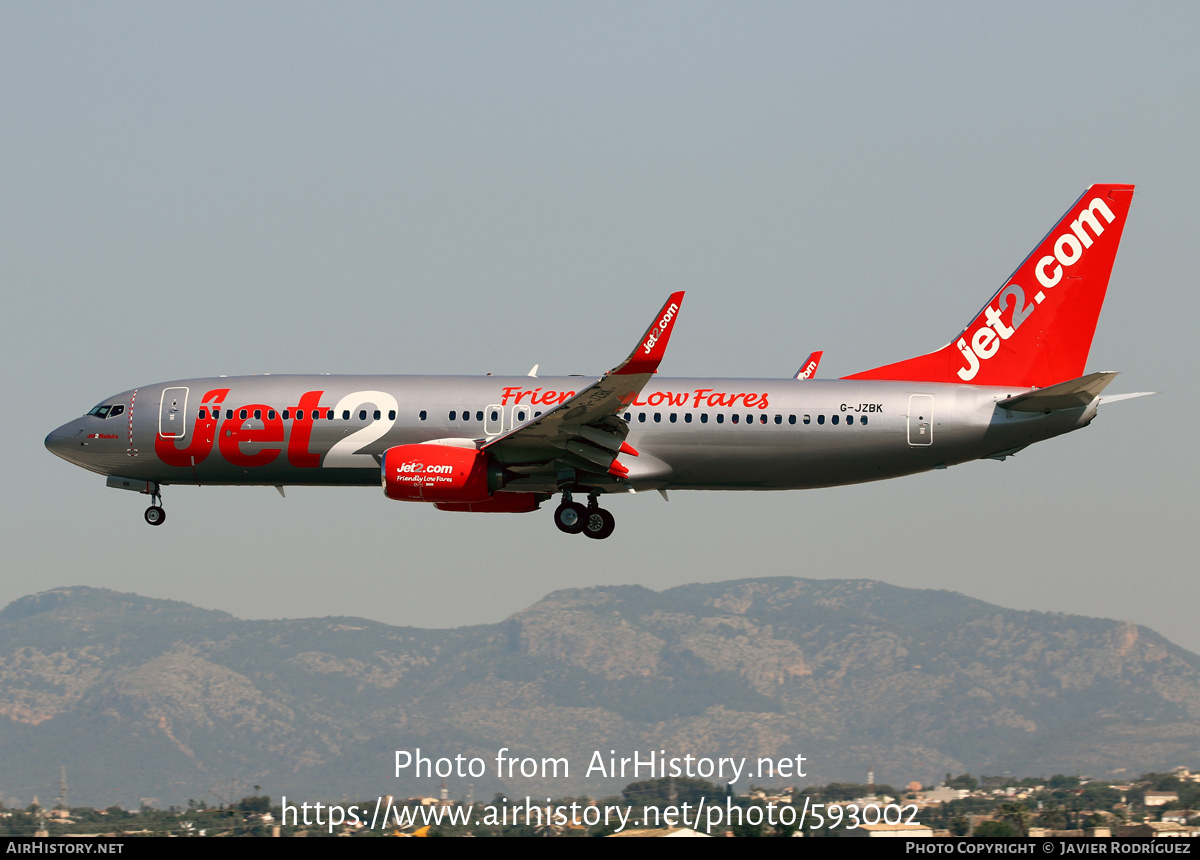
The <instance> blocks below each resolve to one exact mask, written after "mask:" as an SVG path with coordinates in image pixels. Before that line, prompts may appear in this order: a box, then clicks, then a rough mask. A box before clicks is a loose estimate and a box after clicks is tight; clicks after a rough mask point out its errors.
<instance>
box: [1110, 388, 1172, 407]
mask: <svg viewBox="0 0 1200 860" xmlns="http://www.w3.org/2000/svg"><path fill="white" fill-rule="evenodd" d="M1151 394H1158V392H1157V391H1135V392H1133V393H1132V394H1106V395H1104V396H1103V397H1101V398H1100V403H1101V405H1103V404H1105V403H1117V402H1118V401H1121V400H1133V398H1135V397H1149V396H1150V395H1151Z"/></svg>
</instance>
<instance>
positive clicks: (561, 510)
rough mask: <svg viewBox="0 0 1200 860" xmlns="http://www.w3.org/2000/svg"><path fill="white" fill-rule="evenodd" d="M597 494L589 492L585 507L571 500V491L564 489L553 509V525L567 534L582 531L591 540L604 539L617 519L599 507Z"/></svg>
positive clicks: (613, 527) (611, 530) (575, 533)
mask: <svg viewBox="0 0 1200 860" xmlns="http://www.w3.org/2000/svg"><path fill="white" fill-rule="evenodd" d="M599 495H600V494H599V493H597V492H595V491H592V492H591V493H589V494H588V503H587V507H586V508H585V507H584V506H583V505H581V504H579V503H578V502H574V501H572V500H571V491H570V490H568V489H564V490H563V500H562V504H560V505H559V506H558V507H557V508H556V509H555V511H554V525H556V526H558V530H559V531H561V532H566V533H567V534H569V535H577V534H579V533H580V532H583V534H585V535H587V536H588V537H590V538H592V539H593V540H604V539H605V538H606V537H608V536H609V535H611V534H612V533H613V530H614V529H615V528H616V527H617V521H616V518H615V517H614V516H613V515H612V514H610V513H609V512H608V511H606V510H604V509H603V508H602V507H600V505H599V503H598V502H597V501H596V499H597V497H598V496H599Z"/></svg>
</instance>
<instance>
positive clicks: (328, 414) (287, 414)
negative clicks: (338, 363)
mask: <svg viewBox="0 0 1200 860" xmlns="http://www.w3.org/2000/svg"><path fill="white" fill-rule="evenodd" d="M233 413H234V410H232V409H226V410H225V417H226V418H232V417H233ZM251 413H253V415H254V417H255V418H257V419H258V420H260V421H261V420H262V417H263V411H262V410H261V409H254V410H249V409H239V410H237V415H238V418H242V419H245V418H249V417H250V415H251ZM275 414H276V413H275V410H274V409H268V410H267V420H268V421H274V420H275ZM293 414H294V415H295V418H296V420H297V421H303V420H304V419H305V416H306V415H307V416H308V417H309V418H310V419H311V420H313V421H319V420H321V419H324V420H326V421H332V420H333V415H334V412H333V410H332V409H325V410H321V409H312V410H309V411H308V412H305V410H303V409H297V410H296V411H295V412H294V413H293V412H292V410H290V409H285V410H283V412H282V413H281V414H280V417H281V418H283V420H284V421H288V420H290V419H291V418H292V416H293ZM208 416H209V410H207V409H201V410H200V416H199V417H200V420H201V421H203V420H205V419H206V418H208ZM220 417H221V410H220V409H213V410H212V418H213V420H214V421H215V420H217V419H219V418H220ZM382 417H383V413H382V412H380V411H379V410H378V409H376V410H375V411H373V412H372V413H371V419H372V420H374V421H378V420H379V419H380V418H382ZM342 420H343V421H349V420H350V410H348V409H343V410H342ZM358 420H359V421H366V420H367V410H365V409H360V410H359V411H358ZM388 420H389V421H395V420H396V410H395V409H391V410H389V411H388Z"/></svg>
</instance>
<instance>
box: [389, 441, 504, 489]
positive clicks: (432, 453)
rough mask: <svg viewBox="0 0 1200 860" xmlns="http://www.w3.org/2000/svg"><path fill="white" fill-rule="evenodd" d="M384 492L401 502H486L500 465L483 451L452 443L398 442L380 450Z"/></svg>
mask: <svg viewBox="0 0 1200 860" xmlns="http://www.w3.org/2000/svg"><path fill="white" fill-rule="evenodd" d="M382 471H383V493H384V495H385V496H387V497H388V498H389V499H396V500H397V501H403V502H455V503H459V504H467V503H471V502H486V501H487V500H488V499H490V498H491V496H492V492H493V491H494V490H498V489H500V486H501V485H502V483H503V469H501V467H500V465H499V464H498V463H496V462H495V461H494V460H492V458H491V457H489V456H488V455H487V454H485V453H484V452H483V451H480V450H478V449H476V448H460V447H457V446H453V445H430V444H422V445H397V446H396V447H395V448H388V449H387V450H386V451H385V452H384V453H383V461H382Z"/></svg>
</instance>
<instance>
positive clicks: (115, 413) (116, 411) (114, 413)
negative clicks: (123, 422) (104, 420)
mask: <svg viewBox="0 0 1200 860" xmlns="http://www.w3.org/2000/svg"><path fill="white" fill-rule="evenodd" d="M124 411H125V404H124V403H118V404H117V405H116V406H114V407H113V408H112V411H111V412H109V413H108V417H109V418H116V417H117V416H118V415H120V414H121V413H122V412H124Z"/></svg>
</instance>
